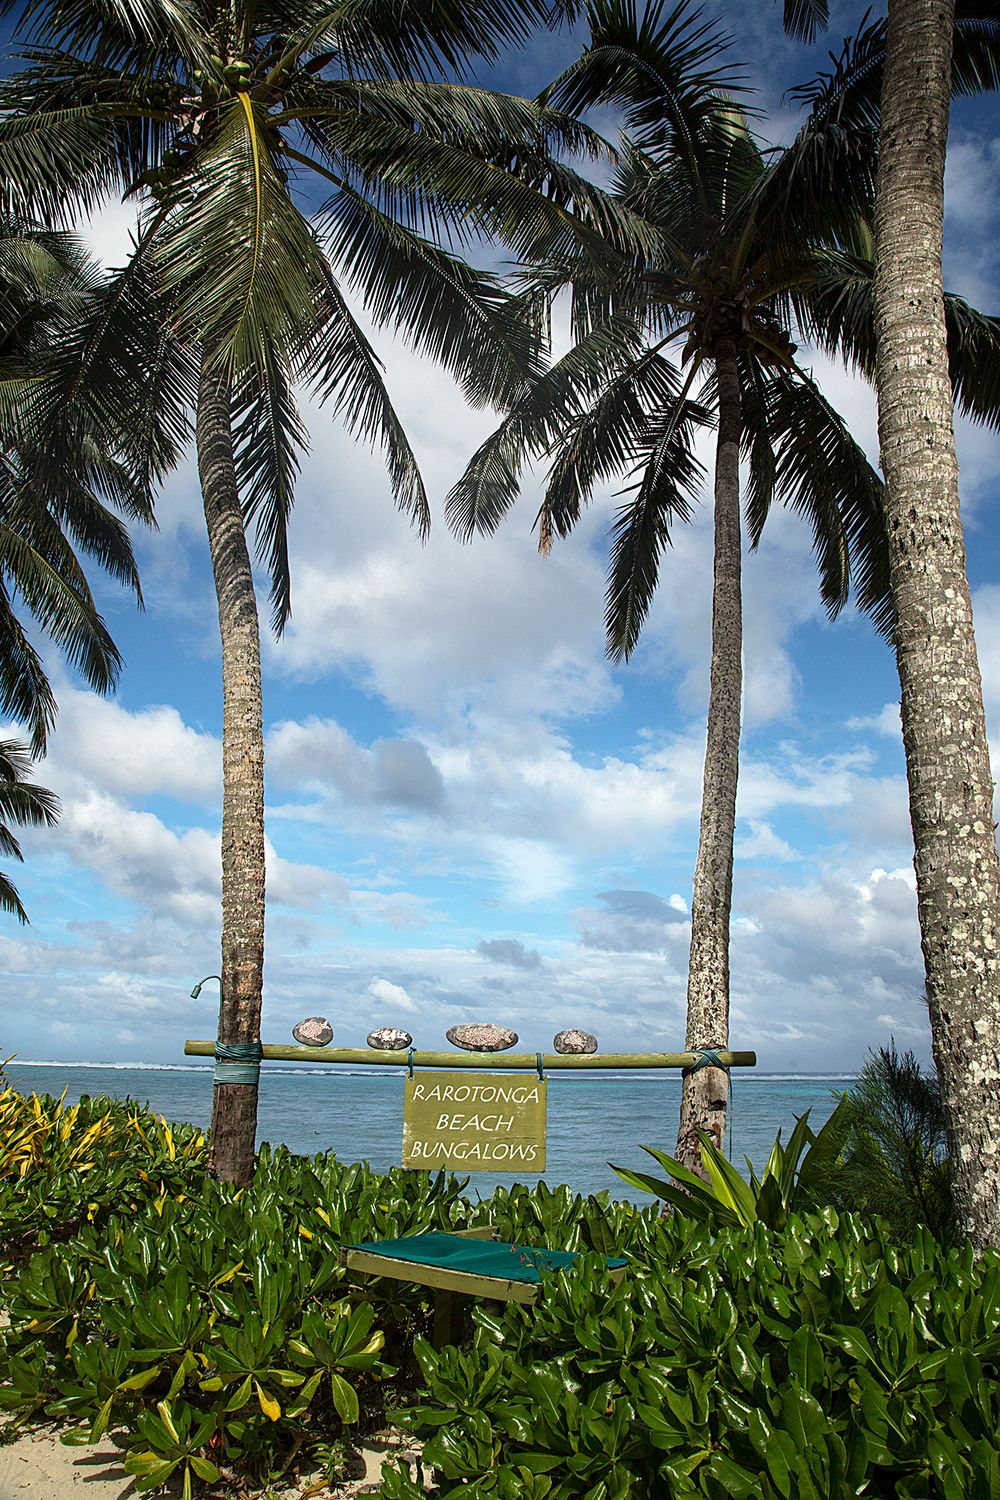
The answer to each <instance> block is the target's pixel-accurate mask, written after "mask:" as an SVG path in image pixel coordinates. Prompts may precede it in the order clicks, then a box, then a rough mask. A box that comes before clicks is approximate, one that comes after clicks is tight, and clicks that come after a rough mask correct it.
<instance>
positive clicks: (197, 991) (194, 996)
mask: <svg viewBox="0 0 1000 1500" xmlns="http://www.w3.org/2000/svg"><path fill="white" fill-rule="evenodd" d="M210 979H218V981H219V983H220V985H221V983H222V976H221V975H219V974H206V975H205V977H204V979H199V980H198V983H197V984H196V985H195V987H194V989H193V990H192V991H191V999H192V1000H197V998H198V996H199V995H200V994H201V987H202V985H203V984H207V983H208V981H209V980H210Z"/></svg>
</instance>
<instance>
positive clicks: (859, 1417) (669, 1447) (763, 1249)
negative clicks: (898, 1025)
mask: <svg viewBox="0 0 1000 1500" xmlns="http://www.w3.org/2000/svg"><path fill="white" fill-rule="evenodd" d="M475 1323H476V1331H475V1335H474V1338H473V1341H472V1345H471V1348H468V1349H464V1350H459V1349H445V1350H442V1351H440V1352H435V1351H434V1350H433V1349H431V1348H430V1347H429V1345H427V1344H426V1343H424V1342H419V1343H418V1345H417V1355H418V1358H419V1361H420V1366H421V1370H422V1372H423V1377H424V1392H423V1396H422V1399H421V1402H420V1403H419V1404H417V1405H415V1406H413V1407H412V1408H410V1409H409V1410H408V1411H407V1412H405V1413H403V1414H402V1415H401V1416H400V1417H398V1419H399V1420H401V1421H403V1422H404V1424H405V1425H406V1426H407V1427H409V1428H410V1430H411V1431H412V1432H414V1433H415V1434H416V1435H417V1436H418V1437H420V1438H421V1439H423V1440H424V1443H425V1447H424V1450H423V1459H424V1463H425V1465H426V1466H427V1469H428V1471H430V1472H431V1473H432V1475H433V1480H434V1488H433V1489H432V1491H431V1494H432V1495H433V1496H435V1497H441V1500H444V1497H455V1500H457V1497H458V1496H460V1495H461V1496H462V1497H464V1500H472V1497H476V1496H496V1497H500V1500H508V1497H509V1500H514V1497H520V1496H528V1497H529V1500H647V1497H648V1500H653V1497H656V1500H671V1497H692V1496H703V1497H710V1500H723V1497H728V1496H733V1497H737V1500H778V1497H781V1500H840V1497H846V1496H849V1495H868V1496H879V1497H885V1496H895V1497H898V1500H917V1497H942V1500H959V1497H962V1500H966V1497H967V1500H994V1497H995V1496H996V1495H997V1494H1000V1438H998V1433H1000V1379H998V1376H1000V1333H998V1325H1000V1257H998V1256H997V1255H995V1254H992V1253H990V1254H987V1255H985V1256H983V1257H982V1259H981V1260H979V1261H976V1260H975V1259H974V1258H973V1254H972V1251H971V1249H964V1250H958V1249H951V1250H949V1249H945V1248H943V1247H942V1246H940V1245H939V1244H938V1243H937V1242H936V1241H935V1240H934V1239H933V1237H932V1236H931V1235H930V1234H928V1233H927V1232H926V1231H922V1230H921V1231H918V1233H917V1236H916V1239H915V1242H914V1244H913V1245H912V1246H908V1247H906V1248H905V1249H900V1248H898V1247H895V1246H893V1245H892V1244H891V1243H890V1242H889V1241H888V1240H887V1238H886V1236H885V1232H884V1226H882V1227H881V1228H880V1227H879V1226H877V1225H874V1224H868V1223H863V1222H862V1221H861V1220H860V1219H858V1218H855V1217H851V1216H849V1215H844V1216H839V1215H838V1214H837V1213H836V1212H835V1211H833V1210H830V1209H828V1210H826V1211H824V1212H823V1213H820V1214H806V1215H793V1216H792V1217H791V1218H790V1219H789V1221H788V1223H787V1225H786V1227H785V1229H784V1230H783V1231H780V1232H774V1231H771V1230H768V1229H767V1228H766V1226H765V1225H763V1224H761V1223H758V1224H756V1225H755V1227H754V1228H752V1229H745V1228H742V1227H738V1228H728V1229H722V1230H715V1229H713V1226H711V1225H710V1224H708V1223H694V1222H693V1221H692V1220H690V1219H687V1218H685V1217H683V1216H682V1215H680V1214H675V1215H673V1216H672V1217H671V1218H669V1219H665V1220H661V1221H659V1222H658V1223H657V1224H656V1226H655V1229H653V1230H652V1231H651V1232H650V1233H648V1234H647V1235H646V1236H645V1237H644V1239H642V1241H641V1242H640V1243H637V1244H636V1245H635V1246H634V1247H633V1265H632V1268H631V1270H630V1273H629V1275H628V1276H627V1277H626V1278H625V1280H623V1281H622V1282H621V1284H620V1285H618V1286H615V1285H613V1284H610V1283H609V1281H608V1278H607V1276H606V1274H605V1273H604V1272H603V1270H602V1268H601V1267H600V1266H599V1265H598V1264H596V1263H591V1264H590V1265H589V1266H588V1267H585V1268H583V1269H582V1270H579V1271H576V1272H574V1274H573V1275H572V1276H569V1277H554V1278H552V1279H551V1280H550V1281H549V1282H548V1284H547V1286H546V1293H545V1299H544V1301H543V1302H542V1303H541V1304H540V1305H539V1306H538V1307H535V1308H524V1307H521V1306H519V1305H518V1304H514V1303H511V1304H507V1305H506V1306H505V1307H503V1308H502V1309H501V1310H499V1311H492V1310H487V1309H485V1308H479V1309H477V1310H476V1312H475ZM382 1492H383V1494H384V1495H385V1496H386V1497H387V1500H420V1497H422V1496H424V1491H423V1489H422V1487H421V1486H420V1485H419V1484H418V1483H417V1482H416V1481H414V1480H412V1479H411V1478H410V1477H409V1474H408V1473H407V1472H406V1471H405V1470H404V1468H403V1467H402V1466H400V1467H399V1468H398V1470H397V1471H395V1472H393V1473H391V1474H389V1475H387V1476H386V1478H385V1480H384V1481H383V1491H382Z"/></svg>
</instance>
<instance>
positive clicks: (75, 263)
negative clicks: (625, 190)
mask: <svg viewBox="0 0 1000 1500" xmlns="http://www.w3.org/2000/svg"><path fill="white" fill-rule="evenodd" d="M102 291H103V286H102V280H101V276H100V272H99V269H98V267H97V266H96V265H95V263H94V261H93V259H92V258H91V257H90V256H88V255H87V253H86V252H85V251H84V249H83V247H82V246H81V244H80V243H79V242H78V241H77V240H76V239H75V237H74V236H72V235H69V234H66V233H59V232H54V231H51V230H48V229H45V228H42V227H39V226H38V225H37V224H36V223H33V222H31V221H30V220H29V219H27V218H26V217H25V216H24V215H23V214H20V213H16V212H13V211H11V210H10V209H9V207H8V208H4V207H3V206H2V205H0V711H3V712H4V713H7V714H11V715H12V716H13V717H14V718H16V719H17V720H19V721H20V722H21V723H22V724H23V725H24V726H25V728H26V730H27V732H28V734H29V735H30V750H31V754H32V755H33V756H35V757H38V756H39V755H42V754H43V753H44V751H45V746H46V740H47V736H48V732H49V730H50V729H51V727H52V724H53V722H54V719H55V713H56V703H55V698H54V696H53V693H52V688H51V685H50V683H49V680H48V677H47V675H46V672H45V669H44V666H43V663H42V659H41V657H40V655H39V653H38V650H37V648H36V646H35V645H34V644H33V642H32V640H31V638H30V636H29V634H28V632H27V630H26V628H25V624H24V621H23V620H22V618H21V617H20V615H21V611H24V612H26V613H27V614H28V615H29V616H30V617H31V618H32V620H33V621H34V623H35V624H36V625H37V626H40V627H41V629H42V631H43V632H44V634H45V635H47V636H48V637H49V638H50V639H51V640H52V641H54V642H55V644H56V645H57V646H59V647H60V648H61V649H62V650H63V652H64V653H65V655H66V657H67V659H68V660H69V661H70V663H71V664H72V665H73V666H74V667H75V668H76V669H77V670H78V671H79V672H80V673H81V675H82V676H83V678H84V680H85V681H86V682H87V683H88V685H89V686H90V687H92V688H94V689H95V690H96V691H97V692H101V693H107V692H110V691H111V690H112V689H113V687H114V685H115V682H116V680H117V677H118V672H119V669H120V667H121V658H120V656H119V654H118V651H117V649H116V647H115V644H114V642H113V641H112V639H111V637H110V635H109V634H108V631H107V628H106V626H105V624H104V621H103V620H102V618H101V616H100V614H99V612H98V609H97V606H96V604H95V602H94V597H93V594H92V593H91V590H90V587H89V584H88V582H87V577H86V574H85V573H84V570H83V566H82V564H81V561H80V556H79V554H80V553H82V554H84V555H86V556H89V557H92V558H94V559H95V560H96V561H97V562H98V563H99V564H100V565H101V566H102V567H103V568H104V569H106V571H107V572H108V573H109V574H110V575H111V576H112V577H113V578H115V579H117V580H118V581H119V582H120V583H122V584H124V585H125V586H126V587H127V588H129V589H131V590H132V592H133V593H134V594H135V596H136V599H137V600H139V602H140V603H141V593H140V590H139V578H138V573H137V571H136V566H135V558H134V556H133V553H132V547H131V543H130V541H129V537H128V533H127V531H126V530H125V527H124V525H123V524H122V521H121V519H120V516H122V515H124V516H125V518H126V519H129V520H137V521H141V522H146V523H148V522H149V521H150V519H151V512H150V506H149V494H148V486H147V485H146V484H145V483H144V480H145V472H144V470H145V463H144V456H143V454H142V452H141V451H140V445H139V444H137V442H136V440H135V436H134V434H135V427H136V422H135V420H134V418H130V414H127V413H125V412H123V411H115V412H111V413H109V412H107V411H105V410H102V408H101V403H100V402H99V400H95V399H92V397H91V395H90V393H88V392H86V391H85V390H83V389H82V388H81V389H78V390H77V391H75V392H74V391H70V390H66V389H65V388H61V389H59V390H58V393H57V389H56V388H57V386H58V376H57V370H58V365H59V362H60V360H61V359H62V358H63V357H64V355H65V353H66V350H67V349H68V348H70V347H72V346H73V344H74V341H75V338H76V336H77V332H78V328H79V325H80V323H81V322H82V321H85V320H86V319H87V318H88V316H89V315H90V313H91V310H92V308H93V306H94V304H95V302H99V301H100V299H101V296H102ZM118 375H119V378H121V377H122V376H123V375H124V376H126V377H131V378H132V379H140V378H141V376H142V371H141V370H140V369H139V368H136V367H132V366H131V364H130V360H129V356H128V354H126V357H125V359H124V360H123V363H122V368H121V369H120V370H119V371H118ZM172 456H173V455H172V454H169V455H168V454H166V453H165V454H164V457H165V458H166V457H172ZM17 779H19V778H13V777H10V776H8V777H6V778H5V780H6V781H7V782H8V783H11V782H12V781H13V780H17Z"/></svg>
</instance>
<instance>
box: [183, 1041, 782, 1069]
mask: <svg viewBox="0 0 1000 1500" xmlns="http://www.w3.org/2000/svg"><path fill="white" fill-rule="evenodd" d="M184 1055H185V1057H213V1056H214V1055H215V1043H214V1042H191V1041H188V1042H185V1043H184ZM263 1056H264V1059H265V1061H267V1060H268V1059H270V1060H271V1061H272V1062H313V1063H315V1062H324V1063H350V1064H352V1065H357V1064H359V1063H360V1064H361V1065H362V1066H363V1067H375V1068H406V1067H408V1066H409V1064H410V1061H411V1058H410V1054H409V1053H408V1052H377V1051H375V1050H374V1049H373V1048H370V1047H300V1046H298V1045H296V1046H285V1045H284V1044H281V1043H278V1044H275V1043H271V1042H265V1043H264V1048H263ZM540 1056H541V1063H542V1067H543V1069H545V1070H546V1071H547V1072H556V1071H557V1070H558V1069H563V1068H566V1069H572V1070H574V1071H575V1070H578V1069H589V1068H590V1069H592V1068H614V1069H619V1068H690V1067H692V1066H693V1065H694V1064H695V1063H696V1062H697V1061H698V1056H699V1054H698V1053H697V1052H587V1053H562V1052H543V1053H541V1054H540ZM719 1061H720V1063H722V1065H723V1066H724V1067H727V1068H753V1067H756V1065H757V1054H756V1052H721V1051H720V1053H719ZM412 1062H413V1066H414V1067H415V1068H515V1069H523V1070H533V1069H534V1068H536V1067H537V1066H538V1055H536V1054H535V1053H534V1052H417V1051H414V1052H413V1056H412Z"/></svg>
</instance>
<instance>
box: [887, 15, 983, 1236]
mask: <svg viewBox="0 0 1000 1500" xmlns="http://www.w3.org/2000/svg"><path fill="white" fill-rule="evenodd" d="M952 9H953V7H952V5H948V4H945V5H935V4H931V3H929V0H892V3H891V4H890V6H889V15H888V28H887V37H886V42H887V46H886V66H885V76H884V78H883V84H882V121H881V150H880V153H879V173H878V180H877V183H876V193H875V264H876V273H875V316H876V328H877V334H878V339H877V350H876V365H875V385H876V390H877V392H878V410H879V443H880V446H881V450H882V466H883V469H884V472H885V477H886V500H885V506H886V520H887V526H888V533H889V556H890V578H891V584H892V597H893V604H894V610H895V632H894V643H895V647H896V663H897V666H898V669H899V681H900V688H901V691H902V718H903V744H904V747H905V751H906V768H907V780H908V783H909V789H910V820H911V822H912V825H913V839H914V847H915V856H916V857H915V867H916V873H917V908H918V911H919V915H920V933H921V942H922V947H923V953H924V967H925V971H926V983H927V997H928V1003H929V1006H930V1015H931V1034H932V1038H933V1044H934V1057H935V1062H936V1063H937V1068H938V1075H939V1077H940V1080H941V1091H942V1097H943V1099H944V1103H945V1110H946V1117H947V1120H948V1127H949V1131H948V1133H949V1137H950V1146H951V1151H950V1161H951V1165H952V1173H953V1183H954V1193H955V1201H956V1205H957V1208H958V1214H959V1219H960V1222H961V1224H962V1227H963V1229H964V1230H965V1232H966V1233H967V1235H968V1236H969V1238H970V1239H971V1240H972V1241H973V1242H974V1243H975V1244H977V1245H980V1246H985V1245H994V1246H998V1247H1000V1007H998V1005H997V990H998V984H1000V953H998V951H997V944H998V942H1000V868H998V862H997V847H996V836H995V831H994V823H993V778H992V775H991V772H990V757H989V745H988V743H987V739H986V721H985V717H984V714H983V692H982V681H981V678H980V673H979V661H978V657H977V654H976V642H975V636H974V634H973V628H972V605H971V600H970V597H969V583H968V575H967V573H966V566H965V546H964V541H963V535H962V520H961V513H960V509H959V494H958V464H957V462H956V458H955V439H954V429H953V421H952V391H951V382H950V379H949V366H948V341H947V329H946V323H945V313H944V304H943V295H942V285H941V237H942V227H943V223H944V161H945V146H946V142H947V135H948V115H949V101H950V81H951V51H952V31H953V15H952ZM918 80H919V84H918V82H917V81H918ZM918 92H919V98H916V97H915V95H917V94H918Z"/></svg>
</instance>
